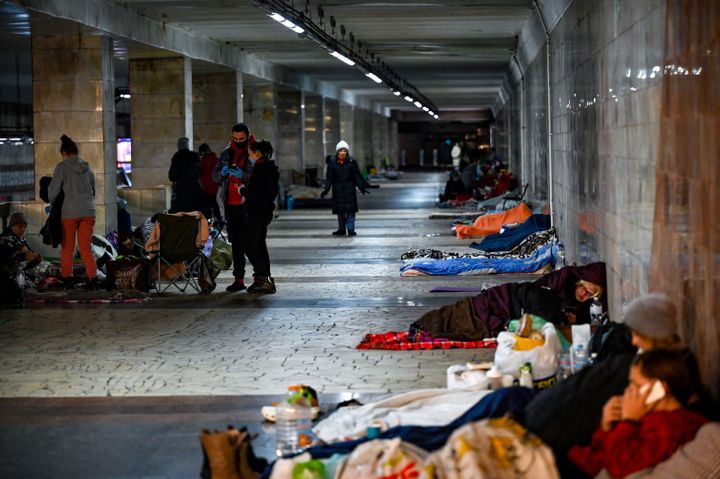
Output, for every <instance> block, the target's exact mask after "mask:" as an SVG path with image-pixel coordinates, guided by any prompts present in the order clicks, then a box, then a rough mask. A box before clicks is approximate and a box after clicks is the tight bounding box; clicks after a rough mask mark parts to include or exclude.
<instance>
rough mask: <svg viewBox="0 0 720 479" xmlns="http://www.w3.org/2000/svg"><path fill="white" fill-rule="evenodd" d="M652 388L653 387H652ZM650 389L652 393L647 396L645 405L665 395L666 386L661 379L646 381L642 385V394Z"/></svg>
mask: <svg viewBox="0 0 720 479" xmlns="http://www.w3.org/2000/svg"><path fill="white" fill-rule="evenodd" d="M651 388H652V389H651ZM648 389H650V394H648V397H647V398H645V405H647V406H649V405H651V404H653V403H656V402H658V401H659V400H661V399H662V398H664V397H665V388H664V387H663V385H662V383H661V382H660V381H657V380H656V381H654V382H653V383H646V384H643V385H642V386H640V394H641V395H642V394H645V393H646V392H647V390H648Z"/></svg>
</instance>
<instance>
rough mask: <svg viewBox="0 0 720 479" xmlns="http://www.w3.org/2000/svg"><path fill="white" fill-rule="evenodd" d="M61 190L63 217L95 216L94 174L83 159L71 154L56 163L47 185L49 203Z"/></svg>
mask: <svg viewBox="0 0 720 479" xmlns="http://www.w3.org/2000/svg"><path fill="white" fill-rule="evenodd" d="M61 191H62V192H64V193H65V199H64V200H63V203H62V217H63V219H65V218H84V217H87V216H91V217H94V216H95V174H94V173H93V171H92V169H91V168H90V165H89V164H88V163H87V162H86V161H85V160H83V159H81V158H80V157H78V156H73V157H70V158H68V159H66V160H63V161H61V162H60V163H58V165H57V166H56V167H55V171H54V172H53V179H52V181H51V182H50V186H49V187H48V195H49V200H50V203H51V204H52V203H54V201H55V198H57V196H58V195H59V194H60V192H61Z"/></svg>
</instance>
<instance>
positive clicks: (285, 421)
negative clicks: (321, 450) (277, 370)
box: [275, 386, 313, 457]
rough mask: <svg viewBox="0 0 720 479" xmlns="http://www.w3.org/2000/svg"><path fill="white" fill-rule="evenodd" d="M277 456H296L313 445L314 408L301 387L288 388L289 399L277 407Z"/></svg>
mask: <svg viewBox="0 0 720 479" xmlns="http://www.w3.org/2000/svg"><path fill="white" fill-rule="evenodd" d="M275 414H276V421H275V454H276V455H277V456H279V457H282V456H285V455H286V454H295V453H297V452H300V451H301V450H302V449H304V448H306V447H308V446H310V445H311V444H312V437H313V433H312V408H311V407H310V404H309V402H308V400H307V399H306V398H305V397H304V396H303V393H302V388H301V387H300V386H290V387H288V398H287V400H285V401H283V402H282V403H280V404H278V405H277V406H276V407H275Z"/></svg>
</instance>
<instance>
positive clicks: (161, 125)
mask: <svg viewBox="0 0 720 479" xmlns="http://www.w3.org/2000/svg"><path fill="white" fill-rule="evenodd" d="M130 92H131V94H132V97H131V100H130V101H131V103H130V121H131V123H130V125H131V131H132V141H133V143H132V162H133V174H132V180H133V186H134V187H137V188H148V187H153V186H157V185H169V184H170V180H169V179H168V170H169V169H170V159H171V158H172V156H173V155H174V154H175V152H176V151H177V140H178V138H180V137H183V136H186V137H188V138H190V139H191V140H192V138H193V114H192V69H191V64H190V59H189V58H185V57H173V58H151V59H138V60H130ZM191 147H192V146H191Z"/></svg>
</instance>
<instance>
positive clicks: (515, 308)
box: [410, 262, 607, 341]
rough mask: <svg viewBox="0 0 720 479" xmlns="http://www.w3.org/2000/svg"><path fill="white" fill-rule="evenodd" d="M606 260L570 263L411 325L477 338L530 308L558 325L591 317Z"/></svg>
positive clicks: (413, 329)
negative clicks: (529, 281) (592, 305)
mask: <svg viewBox="0 0 720 479" xmlns="http://www.w3.org/2000/svg"><path fill="white" fill-rule="evenodd" d="M605 289H606V283H605V263H602V262H598V263H591V264H588V265H586V266H566V267H564V268H561V269H559V270H557V271H554V272H552V273H549V274H546V275H544V276H543V277H541V278H540V279H538V280H536V281H533V282H531V283H505V284H501V285H498V286H495V287H492V288H489V289H486V290H485V291H483V292H481V293H480V294H478V295H476V296H472V297H469V298H465V299H463V300H461V301H458V302H457V303H455V304H451V305H447V306H443V307H442V308H440V309H435V310H433V311H430V312H428V313H425V315H423V316H422V317H421V318H420V319H419V320H418V321H416V322H414V323H413V324H412V325H411V326H410V333H411V336H412V337H414V338H415V339H416V340H422V339H423V338H424V337H427V336H431V337H434V338H447V339H452V340H457V341H475V340H481V339H484V338H490V337H494V336H497V334H498V333H499V332H500V331H503V330H505V326H506V325H507V323H508V321H510V320H511V319H516V318H519V317H520V316H522V313H531V314H534V315H536V316H540V317H542V318H543V319H545V320H547V321H549V322H551V323H554V324H556V325H559V324H568V323H570V324H574V323H578V324H582V323H589V322H590V303H591V301H590V300H591V299H593V298H598V299H600V300H601V302H602V303H603V309H607V308H606V305H605V300H604V299H603V291H604V290H605Z"/></svg>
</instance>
